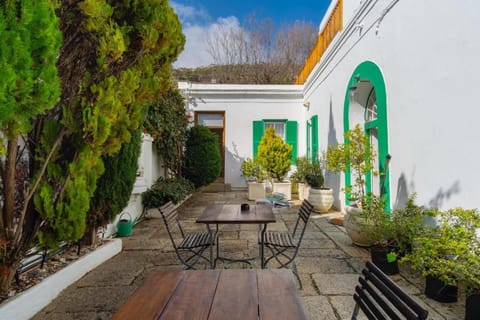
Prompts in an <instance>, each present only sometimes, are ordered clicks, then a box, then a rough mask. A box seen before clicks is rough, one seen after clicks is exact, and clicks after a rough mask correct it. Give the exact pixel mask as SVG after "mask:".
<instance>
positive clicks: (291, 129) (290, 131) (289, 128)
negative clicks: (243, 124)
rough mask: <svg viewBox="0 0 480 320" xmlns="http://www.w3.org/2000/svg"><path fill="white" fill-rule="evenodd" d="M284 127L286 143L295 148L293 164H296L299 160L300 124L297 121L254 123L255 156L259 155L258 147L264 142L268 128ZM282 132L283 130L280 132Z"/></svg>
mask: <svg viewBox="0 0 480 320" xmlns="http://www.w3.org/2000/svg"><path fill="white" fill-rule="evenodd" d="M282 124H283V126H284V128H283V133H284V137H282V138H284V141H285V142H286V143H288V144H290V145H291V146H292V147H293V150H292V159H291V162H292V163H295V162H296V159H297V139H298V124H297V122H296V121H289V120H275V119H273V120H271V119H268V120H258V121H253V156H254V157H255V156H256V155H257V153H258V145H259V144H260V140H262V136H263V132H264V131H265V127H266V126H273V127H274V128H275V127H277V128H278V126H279V125H280V126H281V125H282ZM280 131H281V130H280Z"/></svg>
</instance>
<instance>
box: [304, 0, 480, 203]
mask: <svg viewBox="0 0 480 320" xmlns="http://www.w3.org/2000/svg"><path fill="white" fill-rule="evenodd" d="M357 2H358V1H352V3H357ZM344 3H345V5H346V6H347V7H348V6H349V1H348V0H347V1H344ZM373 4H374V5H373ZM372 5H373V6H372ZM391 5H393V6H392V7H391V10H389V11H388V12H387V13H386V14H385V15H384V13H385V12H386V11H387V9H388V8H389V6H391ZM363 6H364V7H362V8H359V9H357V10H356V11H355V12H362V14H360V15H358V16H353V17H345V19H346V21H345V23H344V31H343V34H340V35H337V37H336V38H335V41H334V42H333V43H332V44H331V46H330V48H329V50H328V52H327V53H333V54H332V55H328V54H326V55H324V56H323V57H322V61H321V63H320V64H319V66H317V68H316V69H315V72H313V73H312V74H311V76H310V78H309V80H308V81H307V83H306V84H305V100H309V101H311V108H310V114H311V115H313V114H318V115H319V137H320V145H321V148H322V149H325V148H326V146H327V145H328V143H329V142H330V143H332V142H334V141H335V140H338V141H342V139H343V138H342V134H343V104H344V99H345V94H346V90H347V84H348V81H349V79H350V77H351V76H352V73H353V71H354V69H355V67H356V66H358V65H359V64H360V63H362V62H364V61H366V60H370V61H373V62H374V63H375V64H377V66H378V67H379V68H380V69H381V70H382V73H383V77H384V79H385V85H386V91H387V92H386V93H387V114H388V131H389V153H390V154H391V155H392V162H391V166H390V192H391V201H392V206H393V207H395V205H396V204H397V203H398V204H399V205H401V203H402V202H403V200H404V198H405V195H407V194H409V193H411V192H417V193H418V202H419V203H420V204H424V205H427V206H439V207H441V208H450V207H454V206H462V207H465V208H470V207H479V202H478V200H477V195H478V193H479V191H480V187H479V186H478V183H477V181H478V180H479V177H480V174H479V173H478V170H477V165H476V163H478V161H477V159H478V157H479V155H480V152H479V150H478V148H476V144H477V143H475V142H476V141H477V140H478V138H479V137H480V134H479V133H478V130H477V129H476V123H477V119H478V117H479V116H480V111H479V109H478V108H477V107H476V103H475V101H476V100H477V94H476V92H477V91H478V89H477V82H478V80H477V79H478V74H479V72H480V63H479V62H478V58H477V56H478V52H480V42H479V41H478V37H479V36H480V25H479V24H478V21H480V4H478V3H476V2H474V1H461V2H451V1H446V0H443V1H433V0H431V1H414V0H401V1H386V0H385V1H382V0H379V1H364V2H363ZM382 16H383V19H382ZM352 18H353V19H354V21H353V22H351V21H350V20H349V19H352ZM350 22H351V23H350ZM355 26H357V27H355ZM358 26H362V28H359V27H358ZM337 45H338V46H337ZM330 178H331V177H330ZM335 181H336V182H337V183H338V182H340V186H342V185H343V177H342V178H341V179H340V180H339V179H338V177H336V178H335V179H334V182H335Z"/></svg>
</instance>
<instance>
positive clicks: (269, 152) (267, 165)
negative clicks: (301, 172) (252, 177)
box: [257, 128, 293, 200]
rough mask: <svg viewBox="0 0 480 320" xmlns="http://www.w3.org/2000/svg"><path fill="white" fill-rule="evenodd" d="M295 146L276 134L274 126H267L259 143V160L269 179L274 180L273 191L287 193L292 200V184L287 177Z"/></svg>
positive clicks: (287, 196) (287, 197)
mask: <svg viewBox="0 0 480 320" xmlns="http://www.w3.org/2000/svg"><path fill="white" fill-rule="evenodd" d="M292 149H293V147H292V146H291V145H289V144H287V143H285V142H284V141H283V140H282V138H280V137H279V136H277V135H276V134H275V130H274V129H273V128H267V129H266V130H265V133H264V135H263V137H262V140H261V141H260V144H259V145H258V155H257V157H258V161H260V164H261V165H262V167H263V168H264V169H265V171H266V172H267V175H268V179H270V180H271V181H272V184H273V191H274V192H280V193H283V194H284V195H285V199H286V200H290V199H291V196H292V193H291V188H292V184H291V182H290V181H287V180H286V179H285V178H286V176H287V173H288V171H289V170H290V159H291V156H292Z"/></svg>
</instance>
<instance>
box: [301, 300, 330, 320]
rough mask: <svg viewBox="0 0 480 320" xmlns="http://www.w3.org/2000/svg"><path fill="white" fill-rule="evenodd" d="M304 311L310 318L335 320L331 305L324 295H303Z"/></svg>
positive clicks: (311, 319) (314, 319)
mask: <svg viewBox="0 0 480 320" xmlns="http://www.w3.org/2000/svg"><path fill="white" fill-rule="evenodd" d="M303 305H304V307H305V312H306V313H307V317H308V319H310V320H336V319H337V317H336V316H335V313H334V311H333V308H332V305H331V304H330V302H329V301H328V298H327V297H326V296H311V297H303Z"/></svg>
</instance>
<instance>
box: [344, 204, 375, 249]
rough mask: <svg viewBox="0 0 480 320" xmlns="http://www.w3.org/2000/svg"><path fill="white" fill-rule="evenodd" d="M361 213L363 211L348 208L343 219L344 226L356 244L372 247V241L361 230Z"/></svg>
mask: <svg viewBox="0 0 480 320" xmlns="http://www.w3.org/2000/svg"><path fill="white" fill-rule="evenodd" d="M361 213H362V209H360V208H355V207H350V206H347V207H346V208H345V216H344V217H343V226H344V227H345V230H346V231H347V234H348V236H349V237H350V239H352V242H353V243H354V244H356V245H358V246H362V247H370V246H371V245H372V244H373V243H372V241H371V240H369V239H368V237H367V236H366V235H365V234H364V233H363V232H362V230H361V228H360V224H361V223H362V221H363V219H362V218H361V216H360V215H361Z"/></svg>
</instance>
